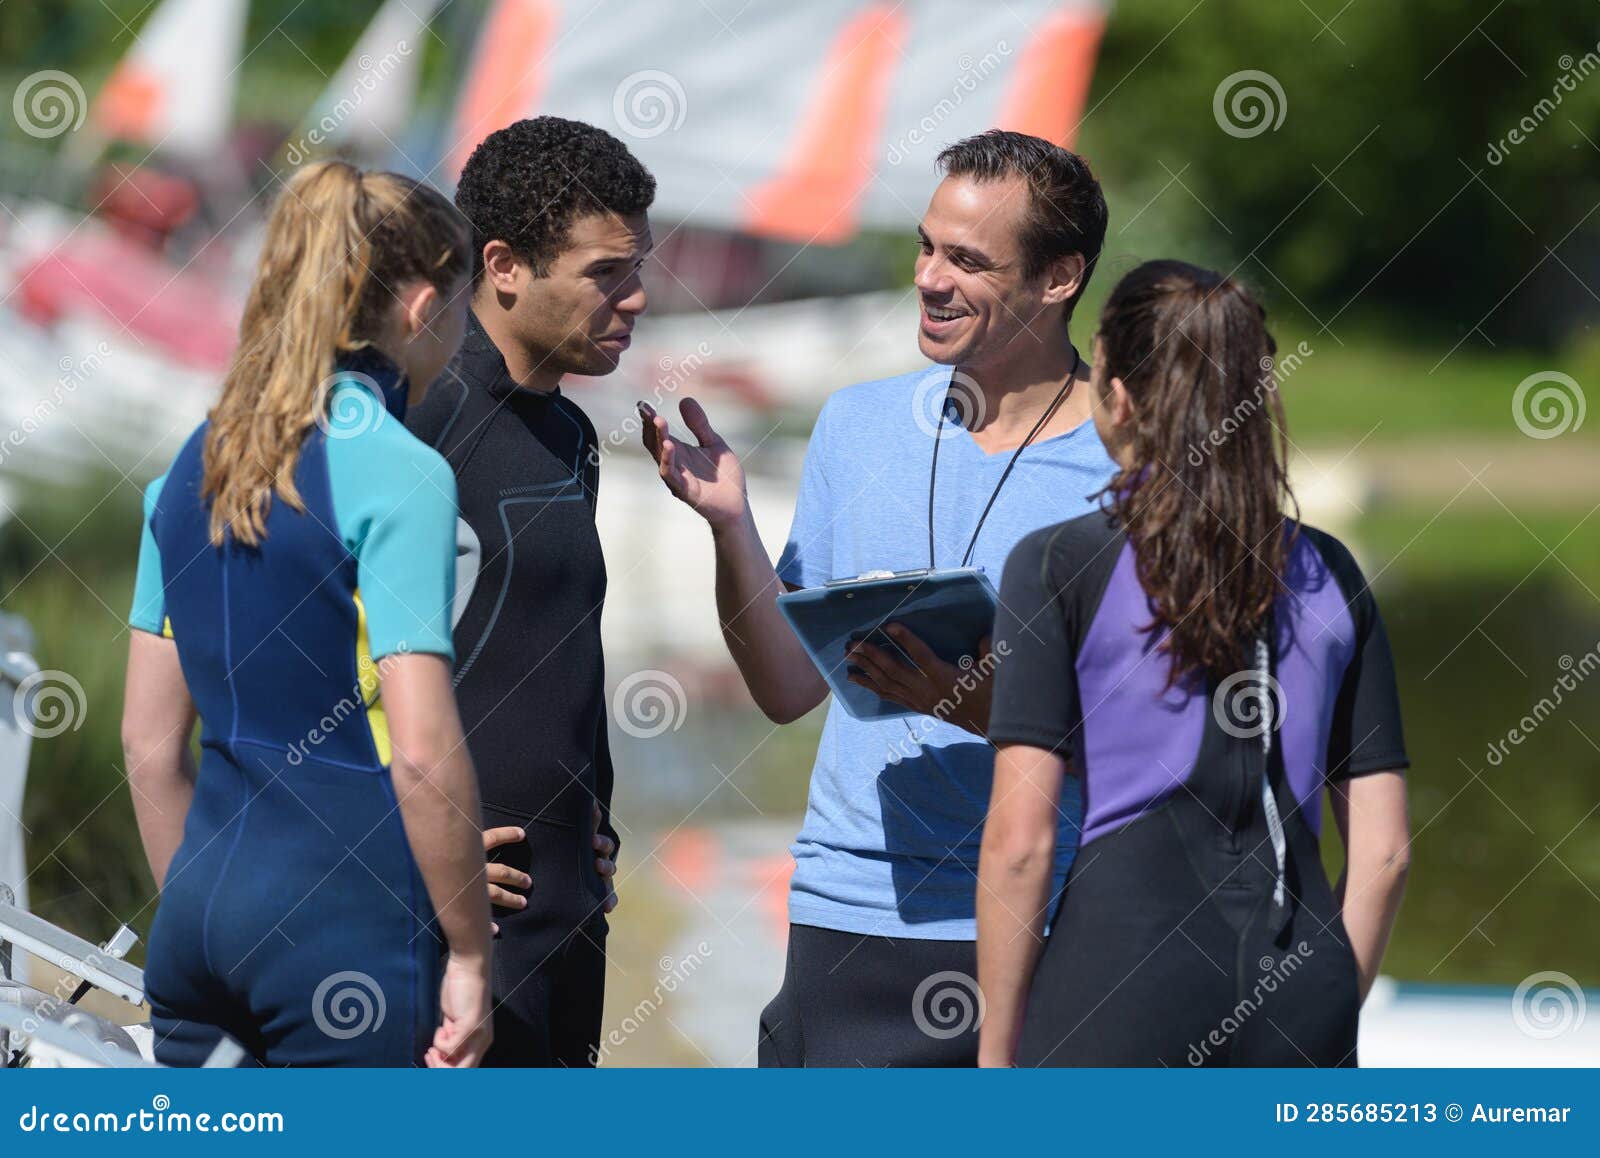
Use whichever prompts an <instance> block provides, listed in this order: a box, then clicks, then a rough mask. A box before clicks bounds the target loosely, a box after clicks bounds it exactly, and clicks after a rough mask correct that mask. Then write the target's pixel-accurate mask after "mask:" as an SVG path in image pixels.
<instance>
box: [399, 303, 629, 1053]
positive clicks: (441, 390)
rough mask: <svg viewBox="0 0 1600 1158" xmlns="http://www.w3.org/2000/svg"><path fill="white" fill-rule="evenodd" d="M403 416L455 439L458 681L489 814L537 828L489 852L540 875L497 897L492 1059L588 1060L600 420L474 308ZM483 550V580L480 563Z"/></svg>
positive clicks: (601, 936)
mask: <svg viewBox="0 0 1600 1158" xmlns="http://www.w3.org/2000/svg"><path fill="white" fill-rule="evenodd" d="M406 422H407V425H408V426H410V427H411V429H412V431H414V432H415V433H416V434H417V435H418V436H419V437H420V438H422V439H424V440H425V441H427V442H429V443H431V444H432V445H433V446H434V447H435V448H436V449H437V450H438V451H439V452H440V453H441V454H443V455H444V456H445V458H446V460H448V462H449V463H450V466H451V468H452V469H453V470H454V471H455V475H456V482H457V488H458V491H459V495H460V508H461V522H462V524H463V526H462V528H461V531H460V536H459V537H460V538H461V539H462V545H461V547H460V548H459V550H460V552H461V556H462V558H463V561H464V564H465V566H464V570H465V571H466V572H467V573H466V574H463V575H461V577H460V578H459V579H458V589H459V591H460V592H463V593H465V592H470V594H469V595H466V596H465V597H463V595H462V594H458V597H457V605H456V611H457V622H456V626H455V648H456V675H455V682H456V696H457V700H458V702H459V704H460V708H461V717H462V724H463V726H464V727H465V729H466V735H467V746H468V748H469V750H470V751H471V753H472V760H473V763H474V765H475V766H476V767H477V771H478V784H479V793H480V796H481V798H482V805H483V823H484V825H485V827H490V826H500V825H521V826H523V827H525V828H526V829H527V832H528V839H527V841H526V842H525V843H522V844H516V845H511V846H506V847H502V848H500V849H498V850H496V851H495V852H494V853H491V854H490V856H491V859H492V860H498V861H502V862H504V863H507V864H512V865H515V866H516V867H518V868H520V869H521V870H523V871H524V872H526V873H528V875H529V876H531V877H532V878H533V885H532V887H531V888H530V889H528V890H527V896H528V907H527V908H526V909H523V910H521V911H513V910H509V909H500V908H497V909H495V920H496V922H497V923H498V924H499V925H500V930H501V932H500V936H499V938H498V939H497V940H496V941H495V946H494V997H495V1026H494V1032H495V1040H494V1045H493V1046H492V1047H491V1049H490V1053H489V1056H488V1058H487V1059H486V1063H485V1064H488V1065H502V1066H536V1065H568V1066H580V1065H590V1064H593V1061H592V1058H593V1050H594V1049H595V1048H596V1047H597V1045H598V1042H599V1036H600V1015H601V1006H602V999H603V996H604V989H603V986H604V978H605V937H606V920H605V916H604V914H603V912H602V905H603V903H604V900H605V896H606V888H605V885H604V882H603V881H602V880H601V878H600V876H599V874H598V873H597V872H596V871H595V865H594V858H595V853H594V848H593V832H594V819H593V808H594V802H595V801H596V800H598V801H599V802H600V806H601V809H602V810H603V812H604V821H603V824H602V828H601V831H602V832H604V833H605V834H606V835H608V836H611V837H612V839H616V834H615V831H614V830H613V828H612V826H611V817H610V810H611V783H612V769H611V751H610V745H609V742H608V739H607V734H606V722H607V721H606V708H605V676H604V667H603V664H602V660H601V654H600V611H601V605H602V603H603V601H604V599H605V591H606V571H605V560H604V559H603V558H602V556H601V552H600V539H599V536H598V534H597V533H596V530H595V523H594V509H595V493H596V486H597V484H598V478H599V471H598V463H597V458H596V455H595V454H594V451H595V446H596V441H595V433H594V427H593V426H592V425H591V424H590V422H589V420H588V418H587V417H586V416H585V415H584V413H583V411H581V410H579V409H578V407H577V406H576V405H574V404H573V403H572V401H571V400H570V399H568V398H567V397H566V396H565V395H563V394H562V393H561V392H560V390H559V389H558V390H556V391H555V392H553V393H549V394H541V393H536V392H534V391H531V390H524V389H521V388H520V387H518V386H517V385H516V384H515V383H514V382H513V381H512V379H511V377H510V375H509V374H508V373H507V371H506V365H505V359H504V358H503V357H502V356H501V354H500V351H499V350H498V349H496V348H495V345H494V343H493V342H492V341H491V340H490V339H489V336H488V335H487V334H486V333H485V332H484V330H483V327H482V325H481V324H480V323H479V321H478V319H477V316H476V315H473V316H472V317H471V318H470V320H469V323H468V328H467V334H466V338H465V340H464V341H463V343H462V346H461V351H460V353H458V354H457V355H456V357H455V359H454V360H453V361H452V362H451V363H450V365H449V367H447V368H446V370H445V372H444V373H443V374H442V375H440V377H439V379H438V381H437V382H435V383H434V384H433V386H432V388H431V389H430V390H429V392H428V395H427V397H426V398H425V399H424V401H423V402H422V404H421V405H419V406H416V407H414V408H412V410H411V411H410V413H409V415H408V416H407V420H406ZM474 556H475V557H476V561H477V562H476V578H475V580H474V579H473V577H472V575H471V570H472V559H473V557H474Z"/></svg>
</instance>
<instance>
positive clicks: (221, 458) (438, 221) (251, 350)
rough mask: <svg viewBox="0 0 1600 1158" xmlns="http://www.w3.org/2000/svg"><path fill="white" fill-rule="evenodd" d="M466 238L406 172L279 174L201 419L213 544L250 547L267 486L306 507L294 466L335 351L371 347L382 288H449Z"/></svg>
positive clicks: (331, 166) (383, 304)
mask: <svg viewBox="0 0 1600 1158" xmlns="http://www.w3.org/2000/svg"><path fill="white" fill-rule="evenodd" d="M469 245H470V242H469V240H468V234H467V232H466V227H465V223H464V221H463V219H462V218H461V216H460V214H459V213H457V212H456V209H455V207H454V206H452V205H451V204H450V203H449V201H447V200H446V199H445V198H444V197H443V196H442V195H441V194H439V193H438V192H437V191H436V190H434V189H432V188H430V187H429V186H427V185H424V184H422V183H421V182H418V181H413V180H411V179H410V178H408V177H402V176H400V175H398V174H395V173H363V172H362V171H361V170H359V169H356V168H353V167H352V166H350V165H346V164H344V163H343V162H340V161H324V162H320V163H318V164H314V165H307V166H306V167H304V168H302V169H300V170H299V171H298V172H296V173H295V174H294V176H293V177H291V178H290V179H289V181H288V183H287V185H286V186H285V188H284V191H283V193H282V194H281V195H280V196H279V198H278V201H277V203H276V204H275V205H274V206H273V209H272V213H271V215H270V216H269V217H268V219H267V235H266V240H265V243H264V244H263V246H262V251H261V260H260V264H259V266H258V267H257V270H256V279H255V284H254V285H253V286H252V287H251V289H250V295H249V297H248V298H247V299H246V301H245V308H244V317H243V320H242V321H241V323H240V326H239V348H238V349H237V350H236V351H235V353H234V356H233V362H232V364H231V365H230V366H229V368H228V373H227V376H226V377H225V378H224V379H223V384H222V397H221V398H220V399H219V400H218V402H217V404H216V406H214V407H212V409H211V413H210V415H209V419H210V422H209V425H208V427H207V431H206V441H205V448H204V457H203V466H204V475H203V481H202V483H201V494H202V496H203V497H205V498H208V499H210V500H211V541H212V543H213V544H215V545H217V546H221V545H222V543H223V542H224V539H225V537H226V535H228V534H230V533H231V534H232V535H233V537H234V538H235V539H236V540H237V541H238V542H240V543H244V544H246V545H248V546H252V547H254V546H259V545H260V543H261V541H262V540H263V539H264V538H265V537H266V519H267V513H268V511H270V510H271V505H272V498H273V495H274V494H275V493H276V494H277V496H278V497H280V498H282V499H283V501H284V502H286V503H288V504H289V506H290V507H291V508H293V509H294V510H297V511H300V510H304V509H305V503H304V501H303V500H302V499H301V497H300V493H299V491H298V490H297V489H296V488H295V485H294V473H295V467H296V465H297V464H298V462H299V457H300V447H301V445H302V443H303V442H304V440H305V436H306V432H307V431H308V430H309V429H310V428H311V426H312V424H314V423H315V422H316V420H317V418H318V413H317V412H318V410H319V409H320V408H322V407H324V406H326V403H327V398H326V393H327V392H326V390H325V389H324V388H323V387H324V384H325V383H326V382H327V380H328V379H329V378H330V376H331V375H332V374H333V372H334V364H335V360H336V359H337V358H338V356H339V354H341V353H345V352H350V351H354V350H358V349H360V348H362V347H363V346H367V345H369V344H371V342H372V340H373V338H374V337H376V336H377V334H378V333H379V331H380V330H381V328H382V325H383V321H384V318H385V317H386V315H387V311H388V309H389V307H390V306H391V305H392V304H393V302H394V297H393V294H392V292H391V291H392V289H393V288H397V287H398V286H400V285H401V284H402V283H404V282H409V281H413V280H416V279H417V278H424V279H426V280H428V281H429V282H431V283H432V284H433V285H434V286H435V287H437V288H438V289H439V291H440V293H441V294H443V293H448V292H449V291H450V290H451V288H452V287H453V286H454V285H455V283H456V282H457V281H458V280H459V279H461V278H462V277H463V276H464V275H465V274H466V273H467V272H468V271H469V270H470V268H471V261H472V258H471V253H470V250H469Z"/></svg>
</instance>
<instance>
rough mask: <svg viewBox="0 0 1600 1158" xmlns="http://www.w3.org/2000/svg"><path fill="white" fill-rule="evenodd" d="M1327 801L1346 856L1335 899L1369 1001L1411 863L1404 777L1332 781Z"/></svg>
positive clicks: (1382, 775) (1373, 776) (1377, 774)
mask: <svg viewBox="0 0 1600 1158" xmlns="http://www.w3.org/2000/svg"><path fill="white" fill-rule="evenodd" d="M1328 799H1329V803H1330V804H1331V805H1332V808H1333V818H1334V822H1335V823H1336V824H1337V825H1338V827H1339V837H1340V839H1341V840H1342V841H1343V842H1344V852H1345V868H1344V872H1343V873H1342V874H1341V875H1340V877H1339V884H1338V887H1337V889H1336V892H1335V895H1336V896H1337V898H1338V901H1339V905H1340V908H1341V910H1342V912H1343V916H1344V927H1345V932H1346V933H1347V934H1348V935H1349V937H1350V948H1351V950H1352V951H1353V952H1354V953H1355V957H1356V969H1357V971H1358V973H1359V974H1360V979H1361V999H1362V1000H1363V1001H1365V1000H1366V997H1367V993H1368V991H1369V990H1371V988H1372V983H1373V981H1374V980H1376V979H1377V976H1378V967H1379V966H1380V965H1381V964H1382V962H1383V953H1384V950H1385V949H1386V948H1387V947H1388V944H1389V935H1390V934H1391V933H1392V932H1393V931H1394V922H1395V918H1396V916H1398V915H1399V912H1400V898H1401V895H1402V894H1403V893H1404V892H1405V885H1406V872H1407V869H1408V868H1409V866H1410V863H1411V837H1410V822H1409V819H1408V817H1407V811H1406V781H1405V777H1404V776H1402V775H1401V774H1400V773H1399V772H1375V773H1372V774H1371V775H1368V776H1357V777H1355V778H1353V779H1350V780H1346V781H1342V782H1336V783H1332V784H1330V785H1329V786H1328Z"/></svg>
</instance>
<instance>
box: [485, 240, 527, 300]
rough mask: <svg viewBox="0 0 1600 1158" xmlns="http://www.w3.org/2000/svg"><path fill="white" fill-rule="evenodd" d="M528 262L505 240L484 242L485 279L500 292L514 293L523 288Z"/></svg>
mask: <svg viewBox="0 0 1600 1158" xmlns="http://www.w3.org/2000/svg"><path fill="white" fill-rule="evenodd" d="M527 268H528V267H527V263H525V262H524V261H523V260H522V259H521V258H520V257H518V256H517V255H516V253H515V251H513V250H512V248H511V246H509V245H507V244H506V243H505V242H503V241H486V242H484V243H483V279H484V280H485V281H486V282H488V283H489V284H490V285H491V286H492V287H494V289H495V290H496V291H497V292H499V293H505V294H514V293H517V292H519V291H520V290H521V289H522V279H523V277H524V276H525V273H526V270H527Z"/></svg>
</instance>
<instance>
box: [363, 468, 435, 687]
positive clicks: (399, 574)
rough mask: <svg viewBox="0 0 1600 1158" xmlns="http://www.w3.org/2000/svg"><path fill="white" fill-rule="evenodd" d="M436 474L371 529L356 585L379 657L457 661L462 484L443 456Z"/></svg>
mask: <svg viewBox="0 0 1600 1158" xmlns="http://www.w3.org/2000/svg"><path fill="white" fill-rule="evenodd" d="M433 457H434V458H435V459H436V466H435V467H434V469H426V468H424V479H423V481H422V482H421V483H420V485H418V486H416V487H415V488H413V489H411V490H410V491H409V493H407V492H404V491H402V492H400V493H398V494H396V495H395V496H394V498H395V500H396V503H395V505H394V506H393V507H391V508H390V509H389V510H388V511H387V512H386V513H385V514H383V515H382V516H381V517H376V518H374V519H373V520H372V521H371V522H370V524H369V525H368V526H367V528H366V533H365V535H364V536H363V537H362V540H361V542H360V545H359V547H358V548H357V551H356V563H357V571H356V582H357V584H358V585H359V587H360V591H361V601H362V604H363V606H364V607H365V608H366V613H367V642H368V646H369V647H370V648H371V652H372V658H373V659H374V660H377V659H381V658H382V657H384V656H386V655H393V654H395V653H397V652H426V653H430V654H433V655H442V656H445V657H446V658H448V659H451V660H454V658H455V648H454V646H453V645H452V642H451V631H450V621H451V611H452V609H453V608H454V606H455V586H456V480H455V475H453V474H452V473H451V471H450V468H449V466H448V465H446V464H445V462H444V460H443V459H440V458H438V456H436V455H435V456H433Z"/></svg>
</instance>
